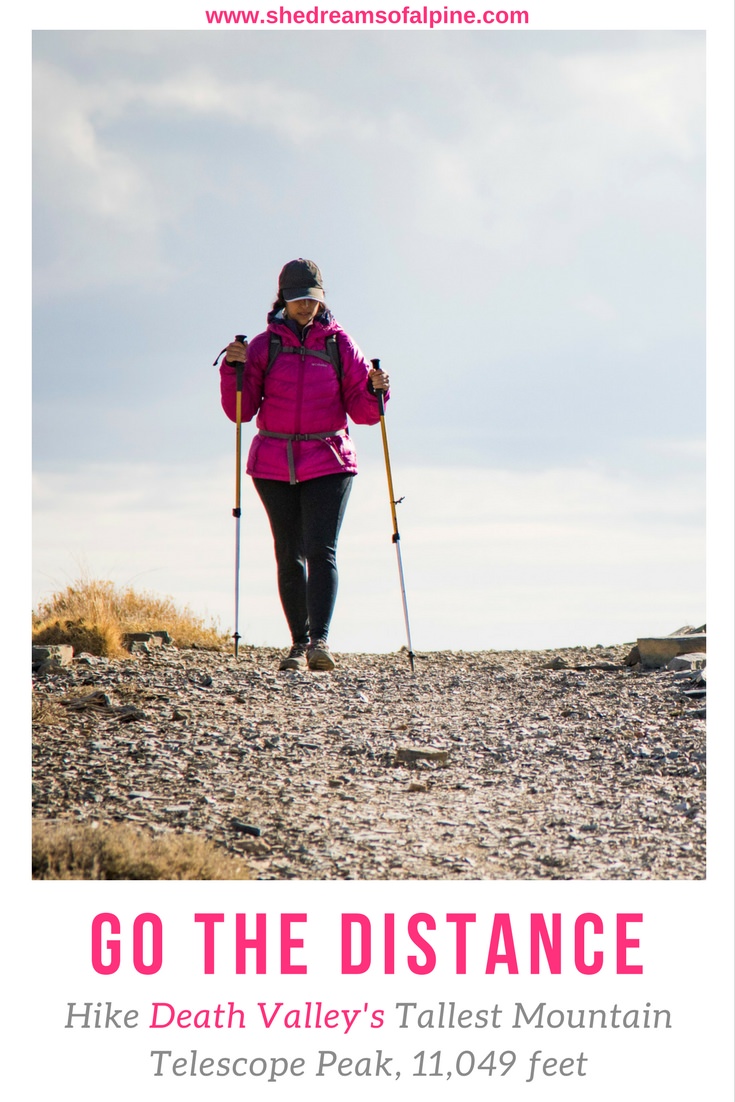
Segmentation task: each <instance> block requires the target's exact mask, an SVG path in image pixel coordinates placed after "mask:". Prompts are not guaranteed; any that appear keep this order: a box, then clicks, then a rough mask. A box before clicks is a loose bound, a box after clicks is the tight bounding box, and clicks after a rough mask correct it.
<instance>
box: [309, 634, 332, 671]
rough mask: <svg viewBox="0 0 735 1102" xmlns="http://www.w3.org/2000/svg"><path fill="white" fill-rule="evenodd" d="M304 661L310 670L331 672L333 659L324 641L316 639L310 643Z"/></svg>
mask: <svg viewBox="0 0 735 1102" xmlns="http://www.w3.org/2000/svg"><path fill="white" fill-rule="evenodd" d="M306 661H307V662H308V664H309V669H310V670H333V669H334V659H333V658H332V655H331V654H330V653H329V647H328V646H327V640H326V639H317V640H316V642H314V643H310V644H309V648H308V650H307V652H306Z"/></svg>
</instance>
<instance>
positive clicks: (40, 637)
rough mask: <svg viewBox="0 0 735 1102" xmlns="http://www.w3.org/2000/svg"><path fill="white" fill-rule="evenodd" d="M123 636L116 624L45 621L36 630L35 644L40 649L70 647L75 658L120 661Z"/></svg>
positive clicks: (34, 629) (122, 649)
mask: <svg viewBox="0 0 735 1102" xmlns="http://www.w3.org/2000/svg"><path fill="white" fill-rule="evenodd" d="M122 636H123V633H122V631H121V630H120V628H119V627H118V626H117V625H115V624H114V623H109V622H108V623H100V622H96V623H95V622H92V623H87V622H86V621H85V620H81V619H80V620H64V621H62V620H42V621H41V622H40V623H39V624H38V625H37V626H35V627H34V628H33V642H34V643H37V644H38V645H39V646H41V645H43V646H51V645H53V644H55V643H70V644H71V646H72V647H74V653H75V654H82V653H84V654H98V655H106V656H107V657H108V658H119V657H120V655H121V654H122V653H123V651H124V647H123V644H122Z"/></svg>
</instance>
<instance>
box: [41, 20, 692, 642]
mask: <svg viewBox="0 0 735 1102" xmlns="http://www.w3.org/2000/svg"><path fill="white" fill-rule="evenodd" d="M407 45H410V49H409V48H407ZM34 56H35V75H34V90H35V107H34V127H35V162H34V173H35V206H34V242H35V260H34V265H35V313H34V330H35V332H34V353H35V356H34V388H35V393H34V418H35V429H34V450H35V471H36V505H35V524H34V529H35V536H34V542H35V571H34V596H35V598H36V599H38V598H39V597H41V596H43V595H44V594H46V593H48V592H49V591H50V590H52V589H54V588H56V587H58V586H61V585H64V584H66V583H67V582H68V581H69V580H71V579H72V578H74V577H75V576H77V574H78V573H79V571H80V569H82V568H85V569H87V570H88V571H89V572H90V573H91V574H93V575H95V576H105V577H111V578H113V580H115V581H118V582H128V581H132V582H133V584H135V585H139V586H141V587H145V588H151V589H154V590H156V591H158V592H164V593H171V594H173V595H174V596H175V597H176V598H177V600H179V601H181V603H186V604H189V605H190V606H191V607H192V608H193V609H194V610H195V611H197V612H201V613H204V614H207V615H215V616H219V617H220V619H221V622H222V626H223V627H225V628H227V629H231V627H232V580H233V579H232V570H233V567H232V559H233V553H232V552H233V542H234V522H233V520H232V518H231V515H230V510H231V507H232V504H233V502H232V500H231V498H232V494H233V481H234V479H233V475H234V430H233V426H232V425H231V423H230V422H229V421H227V419H226V418H225V417H224V414H222V412H221V409H220V407H219V398H218V386H217V372H216V371H215V370H214V369H212V367H211V366H210V365H211V362H212V360H213V359H214V356H215V354H216V353H217V352H218V351H219V350H220V348H222V347H223V345H224V344H225V343H227V341H228V340H229V339H230V338H231V336H232V334H233V333H235V332H242V331H244V332H247V333H249V334H254V333H256V332H258V331H259V330H260V329H262V328H263V325H264V320H265V313H266V311H267V308H268V306H269V305H270V302H271V301H272V298H273V295H274V290H275V281H276V277H277V273H278V270H279V269H280V267H281V265H282V264H283V263H284V262H285V261H286V260H288V259H291V258H292V257H293V256H299V255H302V256H310V257H313V259H315V260H316V261H317V262H318V263H319V264H320V266H321V267H322V270H323V272H324V275H325V279H326V283H327V290H328V297H329V300H330V302H331V305H332V307H333V309H334V312H335V314H336V316H337V318H338V319H339V320H340V321H341V322H342V324H343V325H344V326H345V327H346V328H347V329H348V330H349V331H350V332H351V333H352V335H353V336H354V338H355V339H356V340H357V342H358V343H359V344H360V345H361V347H362V348H363V350H364V351H365V353H366V354H367V355H368V356H379V357H381V359H382V361H383V364H384V366H385V367H386V369H387V370H389V371H390V373H391V377H392V380H393V400H392V402H391V406H390V410H389V433H390V441H391V455H392V458H393V465H394V480H395V483H396V491H397V493H398V494H404V495H405V497H406V500H405V502H404V504H403V505H402V506H401V513H400V514H399V515H400V523H401V532H402V537H403V538H402V544H403V550H404V558H405V567H406V580H407V585H408V594H409V606H410V608H411V611H412V628H413V634H414V645H415V647H416V648H417V649H419V650H422V649H435V648H439V647H443V646H451V647H455V648H465V649H475V648H480V647H488V648H490V647H507V646H512V647H524V646H534V647H536V646H557V645H564V644H567V645H573V644H576V643H596V642H623V641H626V640H628V639H631V638H634V637H635V636H636V635H641V634H646V633H649V632H657V631H672V630H674V629H675V628H677V627H679V626H681V625H682V624H683V623H685V622H690V623H694V622H695V621H696V622H701V621H702V620H703V619H704V584H703V575H704V569H703V567H704V551H703V486H704V481H703V480H704V443H703V435H704V398H705V394H704V198H705V197H704V35H703V34H702V33H700V32H677V31H664V32H641V31H630V32H599V31H598V32H565V31H544V32H541V31H539V32H533V31H531V32H526V33H523V34H503V35H487V34H480V35H478V34H476V33H473V32H471V31H468V32H451V33H449V32H447V33H441V32H439V33H437V32H436V31H434V32H412V33H411V34H410V38H407V37H406V36H405V35H399V34H396V33H391V32H386V33H381V32H375V33H361V32H355V33H351V32H339V33H338V34H335V33H333V32H329V31H325V32H311V33H309V34H304V33H302V32H293V33H291V32H278V33H274V34H270V33H268V32H264V33H260V34H255V35H245V34H242V35H241V34H219V33H207V32H197V31H184V32H72V31H63V32H51V31H45V32H39V33H36V34H35V36H34ZM246 435H247V434H246ZM355 435H356V440H357V443H358V450H359V454H360V457H361V464H362V466H361V475H360V479H359V481H358V486H357V487H356V492H355V494H354V495H353V500H352V502H351V504H350V509H349V511H348V514H347V519H346V522H345V529H344V534H343V539H342V547H341V568H342V591H341V595H340V600H339V604H338V611H337V615H336V617H335V621H334V630H333V641H334V645H335V648H336V649H340V647H342V648H344V649H361V650H369V649H377V650H393V649H396V648H397V647H398V646H400V645H401V643H402V642H403V624H402V616H401V608H400V594H399V590H398V583H397V573H396V569H395V559H394V555H393V550H392V546H391V544H390V532H391V528H390V515H389V512H388V502H387V490H386V488H385V476H384V471H383V466H382V450H381V447H380V441H379V435H378V432H377V430H375V429H373V430H366V429H361V430H357V431H356V433H355ZM260 510H261V506H260V505H259V503H258V502H257V500H255V499H254V497H253V496H252V494H248V495H247V496H246V510H245V517H244V520H243V529H244V556H243V580H242V586H243V589H242V618H243V619H242V623H241V631H242V630H243V624H244V628H245V631H244V634H245V638H246V641H249V642H270V643H281V642H284V641H285V631H284V628H283V625H282V622H281V612H280V608H279V607H278V602H277V597H276V593H275V581H274V577H273V574H274V571H273V566H272V561H271V558H272V556H271V550H270V545H269V537H268V533H267V529H266V526H265V521H264V518H263V517H262V515H261V511H260ZM381 564H382V566H383V567H384V569H382V570H381V569H380V565H381ZM376 565H377V567H378V570H377V573H378V575H379V577H378V578H377V580H376V581H375V582H373V583H371V585H370V587H368V585H367V582H366V578H367V573H368V571H369V570H370V571H371V572H375V567H376Z"/></svg>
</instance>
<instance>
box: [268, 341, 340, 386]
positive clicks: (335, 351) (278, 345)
mask: <svg viewBox="0 0 735 1102" xmlns="http://www.w3.org/2000/svg"><path fill="white" fill-rule="evenodd" d="M282 352H290V353H294V354H295V355H297V356H301V357H302V358H306V356H314V357H315V358H316V359H317V360H325V361H326V362H327V363H330V364H331V365H332V367H333V368H334V371H335V374H336V376H337V381H338V382H339V385H340V387H341V386H342V360H341V359H340V355H339V346H338V344H337V334H336V333H330V334H329V335H328V337H327V339H326V341H325V344H324V351H323V352H318V351H317V350H316V349H313V348H305V347H304V345H303V344H302V345H300V346H299V347H298V348H294V347H293V345H290V344H289V345H285V346H284V344H283V341H282V340H281V338H280V336H279V335H278V333H271V334H270V340H269V342H268V363H267V364H266V368H265V375H267V374H268V372H269V371H270V369H271V368H272V367H273V364H274V363H275V362H276V360H277V358H278V357H279V356H280V355H281V353H282ZM265 375H264V376H263V378H264V379H265Z"/></svg>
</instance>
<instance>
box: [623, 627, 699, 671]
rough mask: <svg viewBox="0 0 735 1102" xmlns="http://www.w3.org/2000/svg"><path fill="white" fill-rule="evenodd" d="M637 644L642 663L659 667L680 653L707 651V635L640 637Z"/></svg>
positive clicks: (653, 667)
mask: <svg viewBox="0 0 735 1102" xmlns="http://www.w3.org/2000/svg"><path fill="white" fill-rule="evenodd" d="M636 646H637V647H638V653H639V655H640V660H641V663H642V665H644V666H647V667H648V668H649V669H658V668H659V667H661V666H665V665H666V664H667V663H668V662H670V661H671V659H672V658H676V656H677V655H679V654H693V653H695V652H696V653H702V654H704V653H706V651H707V636H706V635H700V634H692V635H664V636H660V637H655V636H654V637H652V638H649V639H638V640H637V642H636Z"/></svg>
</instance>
